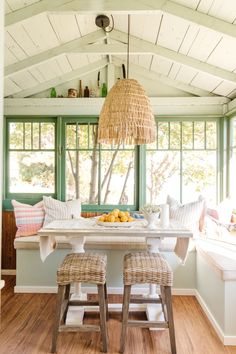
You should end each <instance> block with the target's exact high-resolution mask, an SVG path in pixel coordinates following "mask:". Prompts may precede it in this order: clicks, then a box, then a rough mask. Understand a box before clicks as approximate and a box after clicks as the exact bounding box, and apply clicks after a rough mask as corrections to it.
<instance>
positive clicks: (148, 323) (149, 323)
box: [127, 320, 169, 328]
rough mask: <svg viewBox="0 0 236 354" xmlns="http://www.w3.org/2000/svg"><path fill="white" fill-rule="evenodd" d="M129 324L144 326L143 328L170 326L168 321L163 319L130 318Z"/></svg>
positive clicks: (130, 325)
mask: <svg viewBox="0 0 236 354" xmlns="http://www.w3.org/2000/svg"><path fill="white" fill-rule="evenodd" d="M127 325H128V326H129V327H143V328H149V327H151V328H168V327H169V326H168V323H167V322H163V321H159V322H158V321H133V320H129V321H128V323H127Z"/></svg>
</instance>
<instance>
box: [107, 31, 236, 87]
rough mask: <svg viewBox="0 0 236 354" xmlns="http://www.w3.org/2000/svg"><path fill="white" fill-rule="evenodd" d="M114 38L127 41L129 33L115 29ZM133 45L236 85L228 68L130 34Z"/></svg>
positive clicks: (235, 77)
mask: <svg viewBox="0 0 236 354" xmlns="http://www.w3.org/2000/svg"><path fill="white" fill-rule="evenodd" d="M110 36H111V38H112V39H115V40H117V41H121V42H126V41H127V34H126V33H124V32H121V31H117V30H114V31H112V32H111V34H110ZM130 42H131V46H132V48H133V46H135V47H136V48H138V50H140V51H143V52H145V53H150V54H154V55H158V56H161V57H163V58H166V59H169V60H171V61H174V62H175V63H179V64H182V65H185V66H188V67H190V68H193V69H196V70H198V71H200V72H204V73H207V74H210V75H213V76H215V77H217V78H220V79H222V80H225V81H228V82H230V83H233V84H235V85H236V74H235V73H231V72H229V71H227V70H224V69H221V68H219V67H216V66H214V65H211V64H208V63H204V62H202V61H200V60H198V59H194V58H191V57H189V56H187V55H184V54H181V53H177V52H175V51H173V50H171V49H167V48H165V47H162V46H160V45H155V44H153V43H150V42H148V41H145V40H143V39H140V38H137V37H134V36H130Z"/></svg>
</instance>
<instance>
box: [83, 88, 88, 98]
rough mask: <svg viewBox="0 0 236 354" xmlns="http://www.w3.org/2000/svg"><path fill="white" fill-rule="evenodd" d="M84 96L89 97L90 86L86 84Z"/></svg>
mask: <svg viewBox="0 0 236 354" xmlns="http://www.w3.org/2000/svg"><path fill="white" fill-rule="evenodd" d="M84 97H89V88H88V86H85V89H84Z"/></svg>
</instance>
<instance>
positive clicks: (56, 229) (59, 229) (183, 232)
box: [38, 218, 193, 238]
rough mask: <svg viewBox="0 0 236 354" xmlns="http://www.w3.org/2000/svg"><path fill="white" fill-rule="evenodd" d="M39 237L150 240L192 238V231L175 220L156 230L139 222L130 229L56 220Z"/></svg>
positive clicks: (83, 220)
mask: <svg viewBox="0 0 236 354" xmlns="http://www.w3.org/2000/svg"><path fill="white" fill-rule="evenodd" d="M38 235H39V236H69V237H76V236H77V237H78V236H86V237H89V236H98V235H101V236H108V237H110V236H124V237H127V236H129V237H137V236H145V237H147V236H148V237H149V238H156V237H178V236H179V237H186V238H189V237H192V236H193V233H192V231H190V230H188V229H187V228H186V227H185V226H183V225H181V224H180V223H178V222H177V221H175V220H170V222H169V225H168V226H167V227H165V228H163V227H162V226H161V224H160V223H157V224H156V229H154V230H150V229H148V228H147V222H146V221H144V220H137V221H135V222H134V223H132V225H131V226H130V227H129V228H128V227H107V226H101V225H98V224H97V219H95V218H80V219H71V220H55V221H52V222H51V223H49V224H48V225H47V226H46V227H44V228H42V229H40V230H39V231H38Z"/></svg>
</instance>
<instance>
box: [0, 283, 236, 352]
mask: <svg viewBox="0 0 236 354" xmlns="http://www.w3.org/2000/svg"><path fill="white" fill-rule="evenodd" d="M4 279H5V280H6V286H5V287H4V289H3V291H2V307H1V330H0V354H11V353H14V354H41V353H49V352H50V346H51V333H52V327H53V313H54V308H55V300H56V296H55V294H14V292H13V286H14V282H15V278H14V277H13V276H7V277H4ZM109 300H110V301H111V302H117V300H119V301H121V297H120V296H111V297H110V298H109ZM173 307H174V318H175V326H176V340H177V351H178V354H192V353H193V354H236V347H226V346H223V344H222V343H221V342H220V340H219V339H218V337H217V335H216V334H215V332H214V330H213V328H212V327H211V325H210V323H209V321H208V320H207V318H206V316H205V315H204V313H203V312H202V310H201V307H200V305H199V304H198V302H197V300H196V299H195V298H194V297H192V296H174V297H173ZM132 318H133V319H141V318H142V319H145V314H140V313H139V314H138V313H136V314H133V315H132ZM120 319H121V316H120V314H117V313H112V314H110V319H109V328H108V331H109V353H110V354H115V353H118V351H119V340H120V331H121V323H120ZM97 321H98V317H97V316H96V315H95V314H88V315H87V316H86V322H88V323H93V324H94V323H96V322H97ZM100 349H101V342H100V333H61V334H59V339H58V353H59V354H95V353H100ZM125 354H170V344H169V336H168V331H166V330H163V331H158V332H150V331H149V330H148V329H140V328H129V329H128V336H127V342H126V351H125Z"/></svg>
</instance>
